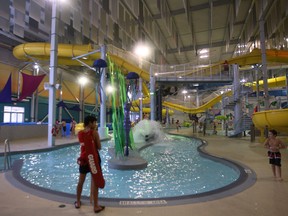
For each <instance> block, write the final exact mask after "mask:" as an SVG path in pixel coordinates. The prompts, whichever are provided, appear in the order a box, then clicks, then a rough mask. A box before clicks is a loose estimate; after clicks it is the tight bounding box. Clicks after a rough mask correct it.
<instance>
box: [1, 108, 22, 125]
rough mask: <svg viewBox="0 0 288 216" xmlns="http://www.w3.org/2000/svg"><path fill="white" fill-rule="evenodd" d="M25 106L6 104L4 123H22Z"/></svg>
mask: <svg viewBox="0 0 288 216" xmlns="http://www.w3.org/2000/svg"><path fill="white" fill-rule="evenodd" d="M24 112H25V109H24V107H13V106H4V116H3V122H4V123H9V122H11V123H22V122H24Z"/></svg>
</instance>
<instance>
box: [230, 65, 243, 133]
mask: <svg viewBox="0 0 288 216" xmlns="http://www.w3.org/2000/svg"><path fill="white" fill-rule="evenodd" d="M232 68H233V73H234V80H233V86H234V102H235V107H234V131H235V133H236V134H237V133H238V132H239V130H240V129H241V128H242V121H241V118H242V115H243V114H242V106H241V94H240V90H241V85H240V77H239V67H238V65H237V64H233V65H232Z"/></svg>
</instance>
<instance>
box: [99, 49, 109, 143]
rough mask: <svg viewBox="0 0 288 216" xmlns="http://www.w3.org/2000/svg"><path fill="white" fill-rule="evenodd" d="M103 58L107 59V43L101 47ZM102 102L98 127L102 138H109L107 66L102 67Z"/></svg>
mask: <svg viewBox="0 0 288 216" xmlns="http://www.w3.org/2000/svg"><path fill="white" fill-rule="evenodd" d="M100 50H101V59H103V60H105V61H106V45H102V46H101V48H100ZM100 70H102V73H101V79H100V85H101V90H100V91H101V104H100V127H99V128H98V132H99V136H100V139H107V138H109V135H108V127H106V94H105V89H106V70H107V68H101V69H100Z"/></svg>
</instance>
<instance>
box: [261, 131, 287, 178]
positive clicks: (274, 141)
mask: <svg viewBox="0 0 288 216" xmlns="http://www.w3.org/2000/svg"><path fill="white" fill-rule="evenodd" d="M264 146H265V148H267V149H268V157H269V163H270V164H271V168H272V172H273V175H274V178H275V179H276V180H278V181H282V175H281V153H280V149H283V148H285V147H286V146H285V145H284V144H283V142H282V141H281V140H280V139H278V138H277V131H276V130H269V132H268V138H267V139H266V140H265V142H264Z"/></svg>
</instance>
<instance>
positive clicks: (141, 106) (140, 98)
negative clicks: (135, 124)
mask: <svg viewBox="0 0 288 216" xmlns="http://www.w3.org/2000/svg"><path fill="white" fill-rule="evenodd" d="M142 84H143V80H142V78H141V77H140V78H139V94H140V97H139V118H140V121H141V120H142V119H143V90H142Z"/></svg>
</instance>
